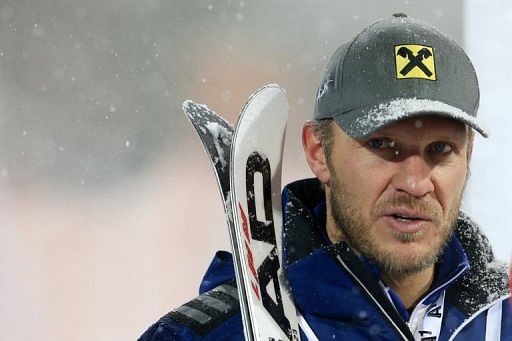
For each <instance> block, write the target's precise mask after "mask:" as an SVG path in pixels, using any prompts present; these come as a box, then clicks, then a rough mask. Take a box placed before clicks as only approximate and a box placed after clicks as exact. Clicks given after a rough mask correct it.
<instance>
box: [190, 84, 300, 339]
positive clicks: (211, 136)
mask: <svg viewBox="0 0 512 341" xmlns="http://www.w3.org/2000/svg"><path fill="white" fill-rule="evenodd" d="M183 110H184V111H185V113H186V114H187V117H188V119H189V120H190V122H191V123H192V124H193V126H194V128H195V129H196V132H197V133H198V135H199V137H200V139H201V142H202V143H203V145H204V148H205V149H206V151H207V153H208V156H209V158H210V161H211V164H212V166H213V168H214V171H215V175H216V178H217V183H218V185H219V190H220V192H221V197H222V200H223V203H224V211H225V214H226V220H227V223H228V227H229V235H230V241H231V248H232V252H233V259H234V266H235V274H236V282H237V286H238V296H239V300H240V309H241V314H242V321H243V324H244V335H245V338H246V340H265V341H271V340H275V341H277V340H299V330H298V324H297V315H296V311H295V306H294V304H293V300H292V298H291V294H290V292H289V290H288V288H287V284H286V278H285V276H284V274H283V266H282V257H281V248H282V244H281V239H282V223H283V221H282V208H281V168H282V154H283V147H284V137H285V131H286V121H287V119H288V101H287V99H286V95H285V93H284V90H283V89H282V88H280V87H279V86H277V85H273V84H272V85H267V86H265V87H263V88H261V89H259V90H258V91H256V92H255V93H254V94H253V95H252V96H251V97H250V98H249V101H248V102H247V104H246V105H245V107H244V108H243V110H242V112H241V113H240V117H239V119H238V123H237V125H236V130H233V127H232V126H231V125H230V124H229V123H228V122H227V121H226V120H224V119H223V118H222V117H220V116H219V115H217V114H216V113H215V112H213V111H211V110H210V109H208V107H206V106H205V105H200V104H197V103H194V102H192V101H186V102H184V103H183Z"/></svg>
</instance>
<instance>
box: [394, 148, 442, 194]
mask: <svg viewBox="0 0 512 341" xmlns="http://www.w3.org/2000/svg"><path fill="white" fill-rule="evenodd" d="M391 185H392V186H393V188H394V189H395V190H397V191H399V192H406V193H408V194H410V195H412V196H414V197H418V198H419V197H423V196H425V195H426V194H428V193H430V192H433V191H434V183H433V181H432V166H431V165H429V164H428V163H427V162H426V161H425V160H424V159H423V157H422V156H421V155H410V156H408V157H406V158H404V159H402V160H400V161H398V162H396V168H395V170H394V174H393V178H392V180H391Z"/></svg>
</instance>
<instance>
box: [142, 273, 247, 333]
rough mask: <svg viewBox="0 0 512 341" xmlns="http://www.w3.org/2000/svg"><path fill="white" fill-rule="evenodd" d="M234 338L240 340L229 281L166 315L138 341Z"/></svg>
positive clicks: (237, 306) (232, 284) (233, 286)
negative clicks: (236, 336)
mask: <svg viewBox="0 0 512 341" xmlns="http://www.w3.org/2000/svg"><path fill="white" fill-rule="evenodd" d="M228 334H229V335H228ZM235 334H240V337H241V339H243V330H242V323H241V318H240V304H239V301H238V291H237V288H236V284H235V282H234V281H231V282H226V283H223V284H221V285H219V286H217V287H215V288H213V289H211V290H209V291H207V292H205V293H203V294H201V295H199V296H197V297H196V298H194V299H193V300H191V301H189V302H187V303H185V304H184V305H182V306H181V307H178V308H176V309H174V310H172V311H171V312H169V313H167V314H166V315H165V316H163V317H162V318H160V320H159V321H158V322H156V323H155V324H154V325H152V326H151V327H150V328H149V329H148V330H147V331H146V332H145V333H144V334H143V335H142V336H141V337H140V338H139V341H164V340H205V339H212V340H213V339H223V338H227V337H228V336H229V337H232V336H235Z"/></svg>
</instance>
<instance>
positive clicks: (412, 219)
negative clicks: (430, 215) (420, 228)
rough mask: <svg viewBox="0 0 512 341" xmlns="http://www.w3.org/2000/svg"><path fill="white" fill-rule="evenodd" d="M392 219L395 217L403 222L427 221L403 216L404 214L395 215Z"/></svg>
mask: <svg viewBox="0 0 512 341" xmlns="http://www.w3.org/2000/svg"><path fill="white" fill-rule="evenodd" d="M392 217H394V218H395V219H398V220H402V221H418V220H425V219H423V218H420V217H415V216H412V217H411V216H407V215H403V214H393V215H392Z"/></svg>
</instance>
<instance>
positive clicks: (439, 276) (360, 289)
mask: <svg viewBox="0 0 512 341" xmlns="http://www.w3.org/2000/svg"><path fill="white" fill-rule="evenodd" d="M324 201H325V195H324V193H323V191H322V189H321V187H320V184H319V182H318V181H317V180H316V179H306V180H300V181H297V182H294V183H292V184H290V185H288V186H287V187H286V188H285V190H284V191H283V209H284V212H283V215H284V234H283V236H284V238H283V250H284V251H283V259H284V264H285V269H286V272H287V276H288V279H289V282H290V287H291V289H292V292H293V297H294V300H295V305H296V307H297V309H298V311H300V313H301V315H302V316H303V317H304V320H305V322H304V323H303V324H301V339H302V340H308V339H315V338H316V339H319V340H332V339H335V340H401V339H409V340H413V339H416V340H425V341H433V340H452V339H453V340H500V339H501V340H512V309H511V305H510V302H509V300H508V296H509V295H508V289H507V288H508V277H507V271H506V267H505V266H504V265H500V264H498V263H497V262H495V260H494V257H493V254H492V250H491V248H490V246H489V243H488V241H487V239H486V238H485V236H483V235H482V234H481V232H480V230H479V228H478V226H477V225H476V224H475V223H474V222H472V221H471V220H470V219H469V218H468V217H467V216H465V215H464V214H463V213H461V214H460V215H459V219H458V222H457V226H456V228H455V234H454V236H453V237H452V238H451V240H450V241H449V243H448V245H447V247H446V249H445V252H444V254H443V256H442V257H441V259H440V260H439V261H438V263H437V264H436V273H435V278H434V283H433V284H432V286H431V288H430V290H429V291H428V293H427V294H426V295H425V296H424V297H423V298H422V299H421V300H420V302H419V303H418V305H417V306H416V307H415V309H414V310H413V311H412V312H411V311H408V310H407V309H406V308H405V307H404V305H403V304H402V302H401V301H400V298H399V297H398V296H397V295H396V294H394V293H393V291H392V290H391V289H389V288H387V287H386V286H385V284H384V283H383V282H382V281H380V276H379V270H378V269H377V267H375V266H374V265H373V264H372V263H371V262H369V261H368V260H366V259H364V258H361V257H359V256H357V255H356V254H355V253H354V251H353V250H352V249H351V248H350V246H349V245H348V244H346V243H345V242H340V243H337V244H334V245H333V244H331V243H330V242H329V240H328V238H327V237H326V235H325V204H324ZM139 340H140V341H158V340H162V341H163V340H243V329H242V321H241V316H240V309H239V305H238V299H237V292H236V284H235V280H234V271H233V261H232V258H231V255H230V254H229V253H227V252H222V251H220V252H218V253H217V254H216V256H215V258H214V260H213V262H212V263H211V265H210V267H209V269H208V271H207V272H206V275H205V276H204V279H203V281H202V283H201V287H200V296H198V297H197V298H195V299H193V300H192V301H190V302H188V303H186V304H184V305H183V306H181V307H179V308H177V309H175V310H173V311H171V312H170V313H168V314H167V315H165V316H164V317H162V318H161V319H160V320H159V321H158V322H157V323H155V324H154V325H153V326H151V327H150V328H149V329H148V330H147V331H146V332H145V333H144V334H143V335H142V336H141V337H140V339H139Z"/></svg>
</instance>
